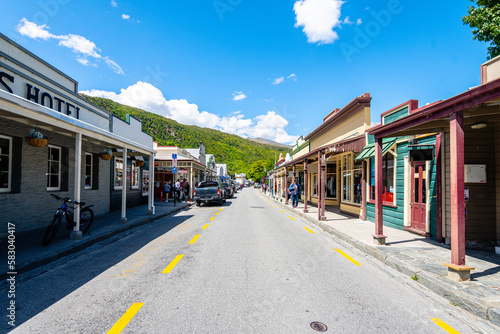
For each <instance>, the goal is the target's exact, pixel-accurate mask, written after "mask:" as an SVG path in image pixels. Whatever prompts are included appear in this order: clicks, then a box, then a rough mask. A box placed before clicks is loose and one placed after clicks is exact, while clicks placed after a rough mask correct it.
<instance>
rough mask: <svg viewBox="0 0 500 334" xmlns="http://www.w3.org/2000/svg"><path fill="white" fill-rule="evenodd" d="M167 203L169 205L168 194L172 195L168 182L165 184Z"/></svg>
mask: <svg viewBox="0 0 500 334" xmlns="http://www.w3.org/2000/svg"><path fill="white" fill-rule="evenodd" d="M164 190H165V197H166V199H165V203H168V194H170V186H169V185H168V182H165V189H164Z"/></svg>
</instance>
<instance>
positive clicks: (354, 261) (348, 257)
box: [335, 249, 361, 266]
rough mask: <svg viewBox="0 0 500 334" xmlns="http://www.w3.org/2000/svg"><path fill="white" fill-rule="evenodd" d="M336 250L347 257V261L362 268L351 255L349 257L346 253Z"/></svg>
mask: <svg viewBox="0 0 500 334" xmlns="http://www.w3.org/2000/svg"><path fill="white" fill-rule="evenodd" d="M335 250H336V251H337V252H339V253H340V254H341V255H342V256H343V257H345V258H346V259H348V260H349V261H351V262H352V263H354V264H355V265H357V266H361V264H360V263H359V262H358V261H356V260H354V259H353V258H352V257H350V256H349V255H347V254H346V253H344V252H343V251H341V250H340V249H335Z"/></svg>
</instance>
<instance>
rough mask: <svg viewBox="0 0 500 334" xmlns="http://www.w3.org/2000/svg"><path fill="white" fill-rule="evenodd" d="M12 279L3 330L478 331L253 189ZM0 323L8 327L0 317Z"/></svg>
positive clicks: (456, 312)
mask: <svg viewBox="0 0 500 334" xmlns="http://www.w3.org/2000/svg"><path fill="white" fill-rule="evenodd" d="M20 278H21V280H20V281H19V282H18V283H17V286H16V289H17V291H16V305H17V314H16V324H17V325H16V327H15V328H14V330H13V331H12V333H120V332H121V333H315V332H316V331H315V330H313V329H312V328H311V323H312V322H316V321H317V322H321V323H323V324H325V325H326V326H327V327H328V329H327V331H326V332H327V333H427V334H428V333H446V332H450V333H453V332H452V331H451V330H452V329H454V330H456V331H457V332H459V333H475V332H482V331H481V329H480V327H478V322H477V318H475V317H474V316H472V315H470V314H468V313H466V312H464V311H462V310H460V309H458V308H456V307H454V306H453V305H451V304H450V303H449V302H447V301H446V300H444V299H442V298H440V297H438V296H437V295H434V294H433V293H431V292H429V291H428V290H426V288H424V287H422V286H420V285H419V284H418V283H417V282H415V281H413V280H411V279H410V278H408V277H406V276H403V275H401V274H399V273H397V272H395V271H392V270H390V269H387V268H384V267H383V265H381V264H380V263H378V262H377V261H376V260H374V259H372V258H370V257H368V256H366V255H364V254H362V253H360V252H358V251H356V250H354V249H353V248H350V247H347V246H345V245H343V244H341V243H337V242H336V241H335V240H334V239H333V238H332V237H331V236H330V235H328V234H326V233H325V232H323V231H320V230H319V229H318V228H317V227H315V226H312V225H311V224H309V223H307V222H305V221H303V220H301V218H299V217H298V216H295V215H293V214H290V213H286V212H284V211H283V210H281V209H280V208H279V207H276V206H275V205H274V204H273V203H271V202H270V200H269V199H268V198H267V197H264V196H262V195H261V194H260V192H259V191H258V190H255V189H253V188H245V189H243V190H242V191H240V192H238V193H237V194H236V195H235V197H234V198H233V199H228V200H227V202H226V203H225V204H224V205H223V206H217V205H207V206H202V207H199V208H197V207H195V206H192V207H191V208H189V209H186V210H184V211H181V212H179V213H177V214H175V215H173V216H168V217H165V218H163V219H160V220H157V221H155V222H154V223H151V224H149V225H145V226H141V227H139V228H136V229H134V230H133V231H132V232H129V233H125V234H121V235H119V236H117V237H114V238H113V239H112V240H107V241H103V242H101V243H99V244H96V245H94V246H92V247H90V248H88V249H86V250H84V251H82V252H80V253H77V254H74V255H71V256H68V257H66V258H63V259H61V260H59V261H57V262H55V263H52V264H50V265H47V266H45V267H42V268H39V269H36V270H33V271H32V272H29V273H26V274H25V275H23V277H20ZM1 298H2V301H3V303H4V304H3V305H5V303H6V300H7V298H6V293H5V290H2V297H1ZM1 328H2V331H11V330H12V329H13V328H12V327H10V326H9V325H8V324H7V321H6V320H5V317H4V322H3V324H2V327H1Z"/></svg>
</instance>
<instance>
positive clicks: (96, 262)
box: [0, 215, 192, 332]
mask: <svg viewBox="0 0 500 334" xmlns="http://www.w3.org/2000/svg"><path fill="white" fill-rule="evenodd" d="M191 217H192V215H184V216H169V217H167V219H165V218H163V219H159V220H157V221H155V222H153V223H150V224H148V225H143V226H140V227H137V228H134V229H131V230H129V231H126V232H123V233H121V234H118V235H116V236H114V237H112V238H110V239H108V241H106V240H105V241H104V242H100V243H97V244H95V245H93V246H91V247H89V248H87V249H86V250H83V251H81V252H79V253H76V254H73V255H70V256H67V257H64V258H62V259H60V260H58V261H56V262H52V263H50V264H47V265H46V266H43V267H40V268H38V269H35V270H32V271H29V272H27V273H26V274H24V275H23V277H22V280H23V281H22V282H17V285H16V298H15V301H16V327H18V326H19V325H21V324H22V323H24V322H26V321H28V320H29V319H31V318H32V317H34V316H36V315H37V314H39V313H40V312H42V311H43V310H45V309H47V308H48V307H50V306H51V305H53V304H55V303H57V302H58V301H60V300H61V299H63V298H65V297H66V296H68V295H69V294H71V293H73V292H74V291H76V290H77V289H78V288H80V287H82V286H84V285H85V284H86V283H88V282H90V281H91V280H93V279H94V278H96V277H97V276H99V275H100V274H102V273H104V272H105V271H106V270H108V269H109V268H111V267H113V266H115V265H116V264H118V263H120V262H121V261H123V260H125V259H127V258H128V257H129V256H131V255H132V254H134V253H135V252H137V251H138V250H139V249H141V248H143V247H144V246H145V245H147V244H149V243H150V242H151V241H153V240H155V239H157V238H158V237H161V236H162V235H164V234H165V233H167V232H169V231H170V230H172V229H173V228H175V227H176V226H178V225H180V224H182V223H183V222H185V221H186V220H188V219H190V218H191ZM125 237H128V238H129V240H127V243H126V247H120V248H119V249H118V250H117V251H113V252H112V253H109V254H105V255H102V254H103V253H104V247H106V246H108V247H110V246H112V243H114V242H115V241H119V240H120V239H122V238H125ZM110 244H111V245H110ZM114 249H116V247H115V248H114ZM89 253H92V255H93V257H90V256H88V255H89ZM99 255H100V256H99ZM95 256H97V257H95ZM83 259H86V262H84V263H82V261H83ZM70 261H71V264H72V265H74V266H70V264H69V263H68V262H70ZM73 261H74V262H73ZM52 270H54V271H53V272H52V273H51V271H52ZM44 274H45V275H44ZM42 275H43V276H42ZM19 278H21V277H19ZM0 300H1V303H2V305H8V303H9V301H8V300H7V289H6V287H3V288H2V289H1V297H0ZM2 327H3V330H0V331H2V332H4V330H5V332H6V331H7V330H13V329H14V328H12V327H11V326H9V325H8V324H7V321H5V322H3V324H2Z"/></svg>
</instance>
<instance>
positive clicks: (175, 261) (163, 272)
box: [161, 254, 184, 274]
mask: <svg viewBox="0 0 500 334" xmlns="http://www.w3.org/2000/svg"><path fill="white" fill-rule="evenodd" d="M183 257H184V254H180V255H177V256H176V257H175V259H173V260H172V262H170V264H169V265H168V266H167V267H166V268H165V269H164V270H163V271H162V272H161V273H162V274H168V273H169V272H171V271H172V269H174V267H175V266H176V265H177V263H178V262H179V261H180V260H181V259H182V258H183Z"/></svg>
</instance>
